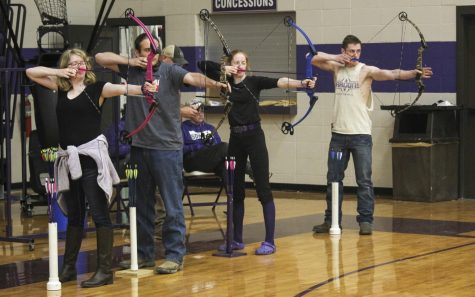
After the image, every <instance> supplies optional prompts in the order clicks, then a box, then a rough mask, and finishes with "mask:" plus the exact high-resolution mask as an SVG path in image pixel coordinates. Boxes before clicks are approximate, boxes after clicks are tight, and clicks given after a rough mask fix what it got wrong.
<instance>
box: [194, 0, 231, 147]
mask: <svg viewBox="0 0 475 297" xmlns="http://www.w3.org/2000/svg"><path fill="white" fill-rule="evenodd" d="M200 19H201V20H202V21H203V22H206V23H208V24H209V25H210V26H211V28H213V30H214V32H216V35H217V36H218V38H219V40H220V42H221V44H222V45H223V56H222V57H221V63H220V64H221V69H220V75H219V81H220V82H221V83H223V84H226V85H227V83H228V79H227V75H226V68H225V66H226V59H227V58H229V57H230V56H231V48H230V47H229V45H228V43H227V41H226V39H225V38H224V35H223V33H221V30H219V28H218V26H217V25H216V23H215V22H214V21H213V20H212V19H211V17H210V15H209V11H208V10H207V9H205V8H204V9H202V10H201V11H200ZM220 96H221V97H222V98H223V99H224V100H225V102H226V103H225V105H224V113H223V116H222V118H221V119H220V121H219V122H218V124H217V125H216V128H215V129H214V130H213V132H212V133H210V134H208V135H206V136H205V138H204V139H203V142H204V143H210V140H211V138H213V136H214V135H215V134H216V133H217V132H218V129H219V128H220V127H221V125H222V124H223V123H224V121H225V120H226V118H227V117H228V114H229V112H230V110H231V107H232V103H231V101H229V91H228V89H227V88H226V89H223V90H221V92H220Z"/></svg>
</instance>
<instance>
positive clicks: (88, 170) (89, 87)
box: [26, 49, 156, 287]
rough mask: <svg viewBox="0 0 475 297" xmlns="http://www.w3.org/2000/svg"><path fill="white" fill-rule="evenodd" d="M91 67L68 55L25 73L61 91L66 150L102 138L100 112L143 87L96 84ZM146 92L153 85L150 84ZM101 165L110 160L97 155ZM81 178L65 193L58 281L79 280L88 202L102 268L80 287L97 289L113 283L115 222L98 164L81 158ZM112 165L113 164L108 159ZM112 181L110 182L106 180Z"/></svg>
mask: <svg viewBox="0 0 475 297" xmlns="http://www.w3.org/2000/svg"><path fill="white" fill-rule="evenodd" d="M91 68H92V65H91V61H90V59H89V58H88V57H87V55H86V53H85V52H84V51H82V50H80V49H70V50H66V51H65V52H64V53H63V54H62V55H61V57H60V60H59V68H58V69H54V68H47V67H33V68H29V69H27V70H26V74H27V76H28V77H29V78H30V79H31V80H33V81H34V82H36V83H38V84H40V85H42V86H44V87H46V88H49V89H51V90H57V91H58V104H57V107H56V115H57V118H58V127H59V142H60V146H61V148H62V149H66V148H67V147H68V146H75V147H78V146H81V145H84V144H86V143H94V142H93V141H94V140H96V139H97V138H99V137H101V130H100V124H101V109H102V104H103V103H104V100H105V98H109V97H114V96H118V95H122V94H126V93H130V94H137V95H138V94H142V87H141V86H135V85H129V86H126V85H117V84H111V83H106V82H100V81H96V76H95V75H94V73H93V72H92V71H89V70H91ZM144 87H145V88H146V89H147V90H148V91H152V90H155V87H156V86H155V85H150V84H146V85H145V86H144ZM92 154H98V155H99V156H100V160H101V161H102V162H101V161H99V162H101V163H102V164H105V163H104V160H107V159H108V158H109V155H108V154H105V155H102V154H100V152H99V150H95V149H93V150H92ZM79 160H80V167H81V168H80V169H81V170H82V176H81V177H80V178H79V179H76V180H72V179H71V177H70V176H69V184H70V188H69V191H68V192H65V193H64V197H63V198H64V201H65V203H66V209H67V213H68V227H67V233H66V248H65V254H64V261H63V268H62V271H61V274H60V276H59V280H60V281H61V282H66V281H70V280H76V278H77V276H76V260H77V256H78V253H79V249H80V247H81V241H82V237H83V226H84V220H85V213H86V199H87V203H88V204H89V208H90V211H91V214H92V218H93V220H94V224H95V226H96V232H97V255H98V265H97V270H96V273H95V274H94V275H93V276H92V278H90V279H89V280H86V281H83V282H82V283H81V287H97V286H102V285H106V284H111V283H112V282H113V274H112V271H111V261H112V242H113V233H112V222H111V220H110V217H109V210H108V201H107V197H106V194H105V192H104V190H103V188H101V187H100V186H99V184H98V175H99V173H98V165H100V164H98V163H96V161H95V159H93V158H92V157H91V155H89V156H88V155H84V154H80V155H79ZM109 160H110V159H109ZM108 178H110V177H108Z"/></svg>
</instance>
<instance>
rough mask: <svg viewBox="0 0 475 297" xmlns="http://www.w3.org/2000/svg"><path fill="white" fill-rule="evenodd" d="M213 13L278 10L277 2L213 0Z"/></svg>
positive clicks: (264, 0) (274, 0)
mask: <svg viewBox="0 0 475 297" xmlns="http://www.w3.org/2000/svg"><path fill="white" fill-rule="evenodd" d="M211 1H212V3H213V4H212V6H213V12H235V11H239V12H243V11H256V10H257V11H262V10H276V9H277V0H211Z"/></svg>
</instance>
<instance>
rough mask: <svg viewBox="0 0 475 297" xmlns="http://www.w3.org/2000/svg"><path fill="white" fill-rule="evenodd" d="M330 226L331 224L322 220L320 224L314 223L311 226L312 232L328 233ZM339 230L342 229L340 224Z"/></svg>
mask: <svg viewBox="0 0 475 297" xmlns="http://www.w3.org/2000/svg"><path fill="white" fill-rule="evenodd" d="M330 228H331V224H330V223H327V222H323V224H321V225H315V226H313V229H312V230H313V232H315V233H329V232H330ZM340 230H343V228H341V225H340Z"/></svg>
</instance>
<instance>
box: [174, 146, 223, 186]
mask: <svg viewBox="0 0 475 297" xmlns="http://www.w3.org/2000/svg"><path fill="white" fill-rule="evenodd" d="M227 154H228V144H227V143H226V142H221V143H218V144H216V145H213V146H210V147H207V148H204V149H202V150H199V151H197V152H192V153H189V154H186V155H185V156H183V168H185V170H186V171H188V172H191V171H202V172H213V173H215V174H216V175H219V176H221V177H223V178H224V158H225V157H226V156H227Z"/></svg>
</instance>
